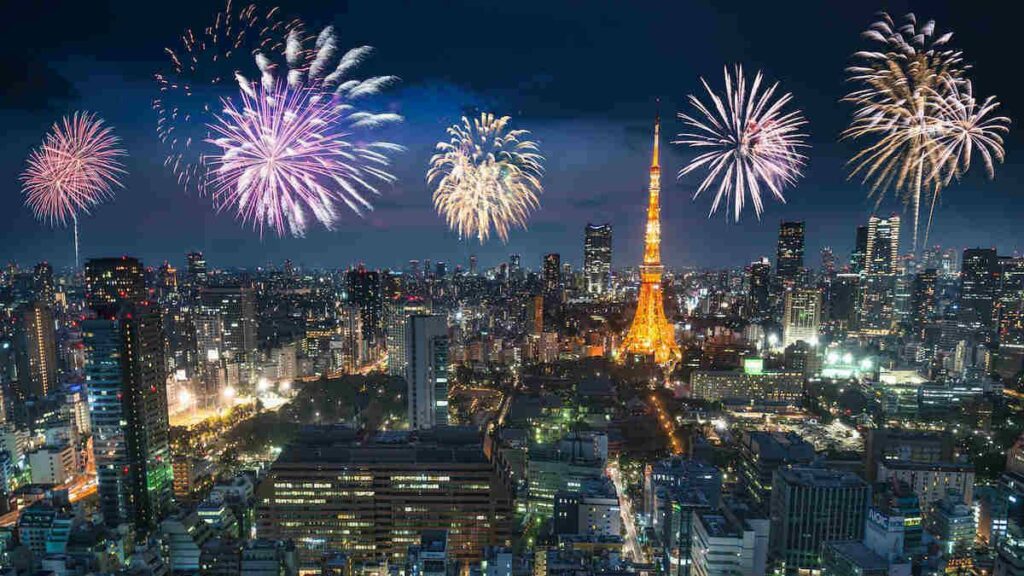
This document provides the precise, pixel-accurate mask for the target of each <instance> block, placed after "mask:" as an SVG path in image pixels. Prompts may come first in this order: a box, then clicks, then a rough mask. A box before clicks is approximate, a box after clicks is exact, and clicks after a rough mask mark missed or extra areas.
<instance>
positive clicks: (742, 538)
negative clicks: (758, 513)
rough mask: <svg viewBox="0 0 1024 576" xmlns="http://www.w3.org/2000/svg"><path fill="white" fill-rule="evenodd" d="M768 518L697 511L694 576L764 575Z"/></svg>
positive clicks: (695, 520)
mask: <svg viewBox="0 0 1024 576" xmlns="http://www.w3.org/2000/svg"><path fill="white" fill-rule="evenodd" d="M768 526H769V524H768V520H766V519H758V520H744V521H741V520H739V519H736V518H733V517H728V516H722V515H718V514H711V513H706V512H694V513H693V541H692V544H691V548H690V557H691V560H692V562H693V566H692V569H691V574H693V576H732V575H733V574H744V575H750V576H762V575H763V574H764V573H765V569H766V566H767V562H768Z"/></svg>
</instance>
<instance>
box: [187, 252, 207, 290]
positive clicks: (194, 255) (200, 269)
mask: <svg viewBox="0 0 1024 576" xmlns="http://www.w3.org/2000/svg"><path fill="white" fill-rule="evenodd" d="M185 259H186V261H187V263H188V281H189V282H190V283H191V284H192V285H193V286H195V287H199V286H205V285H206V280H207V273H206V258H204V257H203V253H202V252H189V253H188V254H187V255H186V256H185Z"/></svg>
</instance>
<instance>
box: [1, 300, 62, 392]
mask: <svg viewBox="0 0 1024 576" xmlns="http://www.w3.org/2000/svg"><path fill="white" fill-rule="evenodd" d="M55 331H56V326H55V325H54V322H53V312H52V311H51V310H50V306H49V305H47V304H45V303H44V302H43V301H41V300H39V301H36V302H32V303H30V304H25V305H23V306H21V307H20V308H18V310H17V325H16V328H15V339H14V353H15V358H16V366H17V369H18V379H17V381H16V382H15V383H14V384H13V385H12V386H11V388H12V391H13V392H14V395H15V397H16V398H17V399H18V400H20V401H22V402H23V401H24V400H25V399H26V398H28V397H36V398H43V397H45V396H46V395H47V394H49V393H50V392H52V391H54V390H56V388H57V346H56V342H55V340H56V338H55Z"/></svg>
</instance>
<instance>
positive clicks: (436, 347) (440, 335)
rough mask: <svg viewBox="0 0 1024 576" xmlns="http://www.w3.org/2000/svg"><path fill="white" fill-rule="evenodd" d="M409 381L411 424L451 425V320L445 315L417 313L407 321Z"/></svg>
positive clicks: (411, 425)
mask: <svg viewBox="0 0 1024 576" xmlns="http://www.w3.org/2000/svg"><path fill="white" fill-rule="evenodd" d="M405 354H406V360H405V361H406V367H405V381H406V385H407V386H408V390H409V392H408V399H409V408H408V409H409V426H410V427H411V428H413V429H420V428H434V427H437V426H447V425H448V322H447V321H446V320H445V317H444V316H429V315H424V314H415V315H412V316H409V317H408V318H406V324H405Z"/></svg>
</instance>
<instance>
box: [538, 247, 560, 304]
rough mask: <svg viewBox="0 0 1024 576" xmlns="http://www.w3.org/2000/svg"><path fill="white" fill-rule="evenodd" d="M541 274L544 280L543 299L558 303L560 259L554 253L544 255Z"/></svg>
mask: <svg viewBox="0 0 1024 576" xmlns="http://www.w3.org/2000/svg"><path fill="white" fill-rule="evenodd" d="M542 274H543V279H544V298H545V299H547V300H549V301H551V302H560V301H561V293H562V257H561V256H560V255H559V254H557V253H554V252H552V253H550V254H545V255H544V263H543V269H542Z"/></svg>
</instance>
